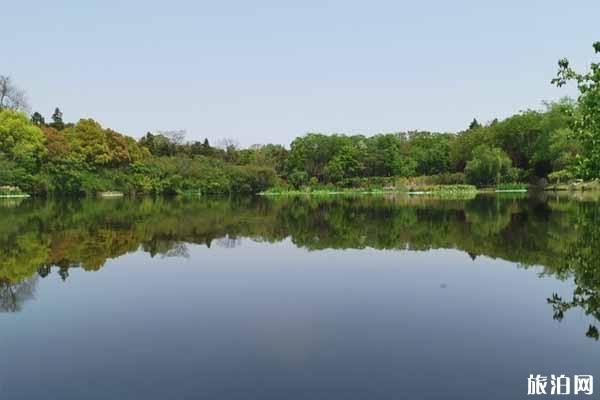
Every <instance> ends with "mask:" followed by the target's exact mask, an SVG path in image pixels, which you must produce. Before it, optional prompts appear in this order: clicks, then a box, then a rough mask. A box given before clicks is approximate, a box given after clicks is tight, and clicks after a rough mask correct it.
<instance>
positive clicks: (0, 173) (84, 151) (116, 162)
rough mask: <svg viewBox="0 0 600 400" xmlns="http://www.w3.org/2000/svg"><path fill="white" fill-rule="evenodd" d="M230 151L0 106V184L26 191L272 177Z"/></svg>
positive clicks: (175, 186) (179, 188)
mask: <svg viewBox="0 0 600 400" xmlns="http://www.w3.org/2000/svg"><path fill="white" fill-rule="evenodd" d="M270 149H271V147H265V149H261V151H264V152H265V153H267V152H269V151H270ZM274 149H275V148H274ZM273 151H276V149H275V150H273ZM238 153H240V152H237V151H236V152H235V158H234V156H233V155H232V151H231V149H225V150H223V149H217V148H215V147H212V146H210V144H209V143H208V141H206V140H205V141H204V142H202V143H197V142H194V143H183V142H180V140H179V139H178V138H177V137H176V136H175V135H168V134H155V135H153V134H151V133H149V134H147V135H146V136H145V137H144V138H142V139H141V140H139V141H136V140H135V139H133V138H131V137H128V136H125V135H122V134H120V133H118V132H115V131H113V130H111V129H106V128H103V127H102V126H101V125H100V124H99V123H98V122H96V121H94V120H92V119H82V120H80V121H79V122H77V123H75V124H73V123H64V122H63V121H62V113H61V112H60V110H58V109H56V111H55V113H54V115H53V121H52V122H51V123H48V124H46V122H45V121H44V119H43V117H42V116H41V115H40V114H39V113H34V114H33V116H32V118H31V119H30V118H28V117H27V116H26V114H24V113H22V112H18V111H15V110H9V109H4V110H0V186H2V185H6V186H16V187H19V188H20V189H22V190H24V191H26V192H28V193H32V194H37V193H95V192H102V191H108V190H117V191H122V192H126V193H164V194H175V193H185V192H200V193H231V192H246V193H255V192H259V191H262V190H264V189H266V188H268V187H270V186H272V185H273V184H274V182H275V179H276V172H275V169H274V168H273V167H271V166H269V163H268V162H261V163H249V162H248V163H246V164H241V163H240V162H237V161H235V160H237V159H238V158H239V157H241V155H240V154H238ZM256 153H260V151H256Z"/></svg>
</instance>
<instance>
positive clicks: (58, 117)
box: [50, 107, 65, 131]
mask: <svg viewBox="0 0 600 400" xmlns="http://www.w3.org/2000/svg"><path fill="white" fill-rule="evenodd" d="M50 126H51V127H53V128H54V129H56V130H59V131H61V130H63V129H64V128H65V123H64V122H63V113H62V111H60V109H59V108H58V107H56V108H55V109H54V114H52V123H51V124H50Z"/></svg>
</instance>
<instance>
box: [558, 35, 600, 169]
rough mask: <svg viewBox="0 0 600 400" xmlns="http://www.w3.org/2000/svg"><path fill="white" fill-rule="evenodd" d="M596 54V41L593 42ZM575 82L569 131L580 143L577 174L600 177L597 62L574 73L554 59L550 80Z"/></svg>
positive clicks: (563, 61) (565, 62)
mask: <svg viewBox="0 0 600 400" xmlns="http://www.w3.org/2000/svg"><path fill="white" fill-rule="evenodd" d="M593 48H594V52H595V53H596V54H598V53H600V42H595V43H594V45H593ZM569 81H575V82H576V84H577V88H578V90H579V97H578V99H577V103H578V107H577V112H576V113H574V118H573V121H572V127H573V132H574V134H575V136H576V137H577V139H578V140H579V142H580V143H581V146H582V153H581V155H580V156H579V158H578V163H577V173H578V175H579V176H581V177H582V178H584V179H592V178H598V177H600V64H599V63H591V65H590V70H589V71H587V72H585V73H578V72H576V71H575V70H574V69H573V68H571V65H570V64H569V60H567V59H566V58H563V59H561V60H559V61H558V73H557V76H556V78H554V79H553V80H552V83H553V84H555V85H556V86H558V87H561V86H563V85H565V84H567V82H569Z"/></svg>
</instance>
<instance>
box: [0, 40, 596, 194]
mask: <svg viewBox="0 0 600 400" xmlns="http://www.w3.org/2000/svg"><path fill="white" fill-rule="evenodd" d="M594 50H595V52H596V53H600V42H598V43H595V44H594ZM569 81H575V82H576V84H577V88H578V90H579V93H580V95H579V97H578V99H577V100H570V99H567V98H565V99H563V100H560V101H558V102H551V103H546V104H545V105H544V108H543V109H541V110H526V111H522V112H519V113H517V114H515V115H513V116H510V117H508V118H506V119H503V120H498V119H494V120H493V121H490V122H488V123H485V124H482V123H480V122H478V121H477V120H476V119H473V121H472V122H471V123H470V124H469V125H468V127H466V129H465V130H464V131H461V132H457V133H439V132H421V131H415V132H397V133H384V134H378V135H374V136H369V137H367V136H363V135H353V136H346V135H340V134H333V135H325V134H319V133H308V134H306V135H305V136H302V137H298V138H296V139H295V140H294V141H293V142H292V143H291V145H290V147H289V149H287V148H285V147H284V146H281V145H275V144H267V145H256V146H252V147H250V148H247V149H239V148H237V146H235V145H234V144H233V141H228V142H226V143H224V144H223V145H221V146H218V147H215V146H211V144H210V143H209V141H208V140H206V139H205V140H203V141H191V142H190V141H186V140H185V136H184V135H183V134H182V133H181V132H153V133H151V132H148V133H147V134H146V135H145V136H143V137H142V138H141V139H139V140H135V139H133V138H132V137H130V136H126V135H123V134H121V133H118V132H115V131H113V130H111V129H108V128H105V127H102V126H101V125H100V124H99V123H98V122H96V121H94V120H92V119H81V120H79V121H78V122H76V123H70V122H65V121H64V120H63V114H62V112H61V110H60V109H59V108H56V109H55V110H54V113H53V114H52V116H51V118H50V119H49V120H48V121H46V119H45V117H44V116H43V115H42V114H40V113H39V112H34V113H33V114H31V116H29V115H28V114H27V113H26V112H25V111H26V110H28V107H27V102H26V99H25V96H24V94H23V92H22V91H21V90H19V89H18V88H17V87H15V85H13V83H12V81H11V80H10V78H8V77H3V76H0V187H2V188H3V189H2V190H4V191H10V190H12V191H21V190H22V191H25V192H27V193H31V194H45V193H96V192H102V191H111V190H112V191H121V192H125V193H163V194H176V193H203V194H208V193H236V192H240V193H256V192H260V191H263V190H265V189H267V188H271V187H279V188H282V189H287V188H302V187H307V186H308V187H313V188H314V187H319V186H329V187H373V186H379V187H384V186H392V187H395V186H398V184H399V183H400V184H401V183H402V182H407V181H409V182H410V181H416V182H422V183H424V184H463V183H468V184H473V185H476V186H480V187H482V186H483V187H485V186H495V185H498V184H501V183H511V182H527V183H533V184H541V185H543V184H545V183H546V182H548V181H550V182H568V181H571V180H573V179H596V178H598V177H600V66H599V64H596V63H593V64H592V65H591V68H590V70H589V71H588V72H586V73H582V74H580V73H577V72H576V71H574V70H573V69H571V67H570V64H569V62H568V61H567V60H565V59H563V60H560V61H559V70H558V74H557V77H556V78H555V79H553V80H552V83H553V84H555V85H556V86H559V87H560V86H563V85H565V84H566V83H567V82H569Z"/></svg>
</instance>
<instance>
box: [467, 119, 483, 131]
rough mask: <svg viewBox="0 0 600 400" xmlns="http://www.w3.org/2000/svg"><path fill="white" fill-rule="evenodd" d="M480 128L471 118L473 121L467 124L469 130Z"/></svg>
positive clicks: (477, 122) (475, 120)
mask: <svg viewBox="0 0 600 400" xmlns="http://www.w3.org/2000/svg"><path fill="white" fill-rule="evenodd" d="M477 128H481V124H480V123H479V121H477V118H473V121H471V123H470V124H469V129H477Z"/></svg>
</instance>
